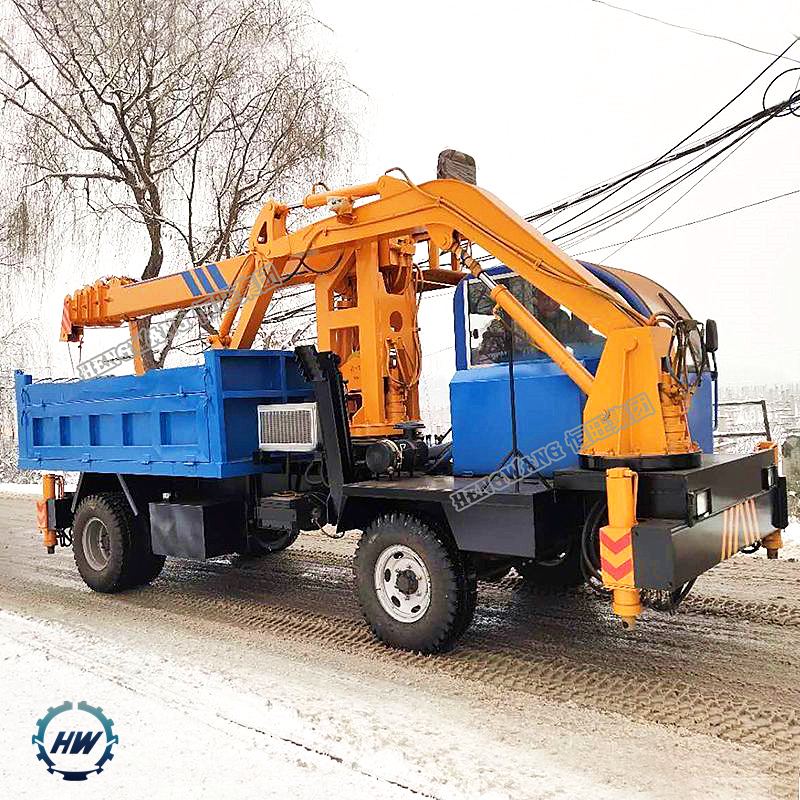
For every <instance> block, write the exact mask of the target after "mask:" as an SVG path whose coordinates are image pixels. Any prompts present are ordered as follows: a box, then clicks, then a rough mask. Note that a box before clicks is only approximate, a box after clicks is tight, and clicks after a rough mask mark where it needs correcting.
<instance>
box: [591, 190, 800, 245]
mask: <svg viewBox="0 0 800 800" xmlns="http://www.w3.org/2000/svg"><path fill="white" fill-rule="evenodd" d="M794 194H800V189H794V190H792V191H791V192H784V193H783V194H776V195H773V196H772V197H766V198H764V199H763V200H757V201H756V202H755V203H747V204H746V205H743V206H737V207H736V208H729V209H728V210H727V211H720V212H719V213H718V214H712V215H711V216H709V217H701V218H700V219H694V220H692V221H691V222H684V223H682V224H681V225H673V226H672V227H671V228H663V229H662V230H660V231H653V232H652V233H647V234H645V235H644V236H639V237H637V238H635V239H628V241H627V242H615V243H614V244H607V245H604V246H603V247H595V248H592V249H591V250H583V251H582V252H580V253H576V254H575V255H576V256H585V255H588V254H589V253H597V252H598V251H600V250H607V249H608V248H609V247H616V246H617V245H620V244H630V242H638V241H640V240H642V239H649V238H651V237H652V236H661V234H663V233H670V232H672V231H677V230H680V229H681V228H688V227H689V226H690V225H699V224H700V223H701V222H709V221H710V220H713V219H719V218H720V217H724V216H726V215H727V214H735V213H736V212H737V211H744V210H745V209H748V208H755V207H756V206H761V205H764V203H771V202H772V201H773V200H780V199H782V198H784V197H790V196H791V195H794Z"/></svg>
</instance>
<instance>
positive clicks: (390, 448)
mask: <svg viewBox="0 0 800 800" xmlns="http://www.w3.org/2000/svg"><path fill="white" fill-rule="evenodd" d="M365 457H366V462H367V469H368V470H369V471H370V472H371V473H372V474H373V475H395V474H397V473H398V472H412V471H413V470H415V469H420V468H421V467H422V466H424V464H425V462H426V461H427V460H428V445H427V444H426V443H425V442H424V441H423V440H422V439H379V440H378V441H377V442H373V443H372V444H371V445H370V446H369V447H368V448H367V452H366V456H365Z"/></svg>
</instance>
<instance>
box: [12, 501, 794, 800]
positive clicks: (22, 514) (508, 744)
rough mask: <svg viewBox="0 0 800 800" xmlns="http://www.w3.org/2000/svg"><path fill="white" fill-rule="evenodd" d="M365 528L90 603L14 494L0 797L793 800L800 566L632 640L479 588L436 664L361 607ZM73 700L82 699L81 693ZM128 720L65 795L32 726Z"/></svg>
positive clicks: (709, 582)
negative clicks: (51, 716)
mask: <svg viewBox="0 0 800 800" xmlns="http://www.w3.org/2000/svg"><path fill="white" fill-rule="evenodd" d="M355 541H356V539H355V536H352V535H348V536H346V537H345V538H343V539H341V540H332V539H330V538H328V537H326V536H324V535H321V534H304V535H303V536H301V537H300V539H299V540H298V542H297V543H296V544H295V545H294V546H293V547H292V548H290V549H289V550H287V551H286V552H284V553H281V554H278V555H275V556H271V557H268V558H264V559H259V560H249V561H242V560H237V559H236V558H231V559H225V558H223V559H215V560H212V561H209V562H205V563H199V564H198V563H192V562H185V561H179V560H168V562H167V565H166V567H165V570H164V572H163V574H162V575H161V577H160V578H158V579H157V580H156V581H155V582H154V584H153V585H152V586H150V587H147V588H144V589H138V590H134V591H130V592H126V593H123V594H120V595H114V596H105V595H99V594H95V593H93V592H91V591H90V590H89V589H88V588H87V587H85V586H84V584H83V583H82V582H81V580H80V578H79V577H78V574H77V572H76V570H75V567H74V563H73V561H72V554H71V552H70V551H62V550H58V551H57V553H56V554H55V555H51V556H48V555H46V554H45V553H44V550H43V548H42V547H41V544H40V542H39V540H38V537H37V534H36V531H35V512H34V505H33V500H32V498H30V497H11V496H6V497H0V686H2V687H3V692H4V700H5V702H4V704H3V705H4V707H5V713H4V716H3V718H2V722H0V730H2V735H3V738H4V740H5V742H4V744H5V746H6V751H5V756H6V757H5V758H4V759H3V760H2V761H0V785H3V786H4V787H6V788H5V789H4V790H3V793H4V795H5V796H8V797H27V796H31V797H33V796H36V797H39V798H41V797H49V796H55V794H56V792H58V794H59V796H60V797H62V796H63V797H71V796H73V794H74V796H76V797H77V796H80V797H82V798H83V797H87V796H90V797H91V796H95V794H94V793H97V794H96V796H97V797H101V796H102V797H108V796H116V797H120V798H127V797H134V796H136V797H141V796H143V794H146V795H147V796H148V797H162V796H163V797H189V796H191V797H200V796H209V797H210V796H214V797H219V796H221V795H223V793H224V795H225V796H227V797H228V798H238V797H254V798H255V797H259V798H263V797H315V798H316V797H322V796H325V797H326V798H332V799H333V800H335V799H336V798H339V797H342V798H345V797H347V798H360V797H370V798H372V797H380V798H393V797H401V798H406V797H408V798H412V797H413V798H419V797H431V798H441V800H445V798H459V800H460V799H461V798H485V799H486V800H503V799H504V798H514V799H515V800H516V798H564V799H565V800H567V799H568V800H575V799H576V798H584V797H586V798H589V797H591V798H593V799H594V798H598V799H599V798H615V800H617V798H619V797H620V796H624V797H625V798H626V800H630V799H632V798H659V799H661V798H664V799H665V800H666V799H669V800H672V799H673V798H675V799H677V798H681V800H692V799H693V798H697V799H698V800H700V799H701V798H702V800H713V799H714V798H734V797H735V798H737V800H739V799H740V798H748V800H751V799H752V800H758V799H760V798H790V797H791V798H796V797H797V790H798V772H799V770H800V666H799V665H798V661H799V659H798V656H799V655H800V563H798V562H797V561H796V560H794V559H791V558H789V559H784V560H781V561H778V562H771V561H767V560H765V559H763V558H756V557H745V556H739V557H736V558H734V559H732V560H731V561H729V562H727V563H726V564H723V565H720V566H719V567H717V568H716V569H714V570H712V571H711V572H710V573H708V574H707V575H705V576H703V577H702V578H701V579H700V580H698V582H697V585H696V587H695V589H694V591H693V592H692V594H691V595H690V597H689V598H688V599H687V601H686V603H685V604H684V606H683V607H682V608H681V610H680V611H679V613H677V614H674V615H669V614H664V613H659V612H655V611H646V612H645V614H644V615H643V617H642V619H641V621H640V624H639V625H638V626H637V628H636V629H635V630H634V631H633V632H630V633H625V632H623V631H622V630H621V629H620V627H619V626H618V624H617V623H616V621H615V619H614V618H613V616H612V615H611V614H610V611H609V609H608V606H607V603H606V602H605V601H603V600H602V599H601V598H598V597H596V596H594V595H593V594H591V593H590V592H588V591H585V590H579V591H573V592H565V593H557V592H535V591H531V590H530V589H529V588H527V587H525V586H523V585H522V583H521V582H520V581H519V580H518V579H517V578H515V577H509V578H506V579H504V580H503V581H501V582H500V583H494V584H481V585H480V589H479V601H478V612H477V615H476V620H475V623H474V625H473V626H472V628H471V629H470V631H468V633H467V635H466V636H465V637H464V639H463V640H462V642H461V644H460V645H459V646H458V647H457V649H456V650H455V651H453V652H452V653H448V654H446V655H442V656H436V657H432V656H419V655H415V654H409V653H401V652H396V651H393V650H390V649H388V648H386V647H384V646H382V645H381V644H379V643H377V642H375V641H374V640H373V638H372V636H371V634H370V632H369V631H368V629H367V628H366V626H365V625H364V623H363V621H362V620H361V619H360V617H359V613H358V609H357V604H356V602H355V598H354V595H353V590H352V576H351V571H350V558H351V555H352V552H353V549H354V547H355ZM73 695H74V697H72V696H73ZM71 698H72V699H75V700H80V699H85V700H87V701H88V702H90V703H93V704H95V705H101V706H102V707H103V708H104V709H106V710H107V711H113V713H114V719H115V726H116V727H115V732H116V733H117V734H118V735H119V737H120V744H119V745H118V748H117V756H116V758H115V759H114V761H113V763H111V765H110V766H108V767H107V769H106V770H105V772H104V774H103V775H100V776H94V778H93V779H92V780H90V781H89V782H87V783H86V784H82V785H68V784H66V783H63V782H61V781H59V780H58V778H57V776H53V775H50V774H48V773H47V771H46V770H45V769H43V768H42V765H41V764H40V763H39V762H37V760H36V758H35V753H36V750H35V748H34V747H33V746H32V745H31V734H32V733H33V728H34V726H35V722H36V720H37V719H38V718H39V717H40V716H41V715H42V714H43V713H44V711H45V710H46V709H47V708H48V707H49V706H53V705H57V704H58V703H60V702H61V701H62V700H64V699H71Z"/></svg>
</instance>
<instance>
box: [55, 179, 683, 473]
mask: <svg viewBox="0 0 800 800" xmlns="http://www.w3.org/2000/svg"><path fill="white" fill-rule="evenodd" d="M373 198H374V199H373ZM358 201H363V202H361V204H357V203H358ZM303 205H304V206H305V207H306V208H320V207H326V208H328V209H329V210H330V211H331V212H332V214H331V215H330V216H327V217H325V218H323V219H321V220H319V221H317V222H314V223H312V224H310V225H307V226H305V227H303V228H301V229H299V230H297V231H294V232H289V231H288V230H287V227H286V218H287V215H288V211H289V209H288V208H287V206H285V205H282V204H279V203H276V202H274V201H271V202H270V203H268V204H267V205H266V206H264V208H263V209H262V210H261V212H260V213H259V216H258V218H257V220H256V223H255V225H254V226H253V229H252V232H251V235H250V240H249V244H248V252H247V253H246V254H245V255H242V256H237V257H236V258H232V259H229V260H226V261H221V262H217V263H215V264H206V265H203V266H200V267H196V268H194V269H191V270H186V271H184V272H181V273H178V274H176V275H168V276H164V277H161V278H156V279H153V280H150V281H143V282H138V283H137V282H128V281H126V280H120V279H111V280H107V281H105V282H98V283H96V284H94V285H93V286H90V287H85V288H84V289H80V290H78V291H77V292H76V293H75V294H73V295H72V296H68V297H67V298H66V299H65V305H64V317H63V325H62V338H64V339H70V340H74V339H75V338H77V337H78V336H80V334H81V332H82V328H83V327H84V326H96V325H100V326H103V325H119V324H121V323H123V322H125V321H133V322H134V323H135V321H136V320H137V319H139V318H141V317H143V316H146V315H148V314H155V313H160V312H164V311H167V310H176V309H182V308H187V307H191V306H192V305H193V304H202V303H205V302H208V301H210V300H213V299H218V300H224V301H226V311H225V314H224V317H223V320H222V323H221V325H220V329H219V332H218V334H217V335H215V336H213V337H211V344H212V345H213V346H214V347H232V348H247V347H250V346H251V345H252V343H253V341H254V338H255V336H256V333H257V331H258V327H259V325H260V324H261V321H262V320H263V317H264V314H265V312H266V310H267V308H268V306H269V303H270V301H271V299H272V295H273V293H274V291H275V289H276V288H278V287H281V288H282V287H286V286H291V285H296V284H298V283H313V284H314V288H315V293H316V307H317V321H318V337H319V344H320V347H321V348H322V349H326V350H327V349H330V350H333V351H334V352H337V354H338V355H339V356H340V359H341V361H342V372H343V374H344V377H345V379H346V380H347V381H348V390H349V392H350V393H351V394H352V398H351V399H352V401H353V404H352V407H351V409H350V411H351V414H352V427H353V433H354V434H355V435H387V434H389V433H391V432H392V431H394V430H395V429H396V426H397V425H398V424H402V423H403V422H407V421H409V420H413V419H415V418H416V417H417V416H418V411H419V409H418V399H417V388H416V384H417V382H418V378H419V369H420V366H421V352H420V348H419V338H418V328H417V319H416V305H417V300H416V296H415V294H416V288H417V286H418V285H419V284H420V283H421V282H422V283H424V282H426V281H428V282H436V281H438V282H443V283H455V282H457V281H458V280H460V279H461V278H462V277H464V276H465V275H466V274H467V273H471V274H472V275H474V276H476V277H478V278H479V279H480V280H481V281H483V282H484V284H485V285H486V286H487V288H488V289H489V292H490V295H491V297H492V299H493V300H494V302H495V303H496V304H497V306H498V307H499V308H501V309H503V310H504V311H506V312H507V313H508V314H509V315H510V316H511V317H512V318H513V319H514V320H515V321H516V322H517V323H519V325H520V326H521V327H522V328H523V329H524V330H525V331H526V332H527V333H528V335H529V336H530V337H531V339H532V340H533V341H534V343H535V344H536V345H537V346H538V347H539V348H541V349H542V350H543V351H544V352H545V353H547V354H548V355H549V356H550V357H551V358H552V359H553V360H554V361H555V362H556V363H557V364H559V366H561V367H562V369H564V371H565V372H566V373H567V374H568V375H569V376H570V377H571V378H572V379H573V380H574V381H575V383H576V384H577V385H578V386H579V387H580V388H581V390H582V391H583V392H584V393H585V394H586V395H587V402H586V406H585V411H584V433H585V434H586V433H587V431H588V427H587V426H588V425H589V424H590V423H591V424H592V425H593V427H592V430H593V431H595V430H596V429H598V426H597V425H596V424H595V423H596V422H597V420H601V421H602V420H603V419H606V420H611V421H613V419H614V417H615V416H618V415H620V414H624V412H625V409H626V408H628V407H629V405H630V403H631V401H633V400H638V401H639V402H642V401H644V402H645V403H646V405H647V406H648V407H649V408H651V409H652V412H653V413H652V414H650V415H648V416H647V418H646V419H642V420H641V421H639V422H637V424H636V425H619V424H617V425H612V424H609V425H607V426H606V430H608V431H609V433H607V434H606V435H605V436H603V437H601V439H600V440H597V437H596V435H593V436H592V437H587V436H586V435H584V447H583V450H582V457H583V458H586V459H589V460H591V462H592V465H593V466H612V465H614V464H616V463H627V462H629V461H630V460H631V459H636V460H637V463H642V462H643V460H647V459H655V460H658V463H663V461H664V459H665V458H667V459H668V460H669V462H670V463H674V464H675V465H682V464H685V465H687V466H688V465H690V464H691V463H694V462H695V461H696V458H697V456H698V452H699V451H698V448H697V446H696V445H694V444H693V443H692V441H691V438H690V436H689V430H688V423H687V419H686V413H687V408H688V402H689V397H688V392H687V391H686V390H685V388H684V387H682V386H681V385H680V384H679V383H678V382H677V381H676V380H675V379H674V378H673V377H672V376H671V375H670V374H669V373H668V371H667V370H666V369H665V364H666V359H667V358H668V355H669V353H668V351H669V343H670V337H671V331H670V329H669V328H666V327H663V326H658V325H655V324H652V323H651V321H649V320H647V319H645V318H644V317H643V316H642V315H641V314H639V313H638V312H636V311H635V310H634V309H632V308H631V307H630V306H629V305H628V304H627V303H626V302H625V301H624V300H622V299H621V298H620V297H619V296H617V295H616V294H615V293H613V292H612V291H610V290H609V289H608V288H607V287H606V286H605V285H603V284H602V283H601V282H600V281H599V280H598V279H597V278H596V277H595V276H594V275H593V274H592V273H591V272H589V271H588V270H587V269H586V268H585V267H583V266H582V265H581V264H579V263H578V262H577V261H575V260H574V259H572V258H570V257H569V256H568V255H567V254H566V253H564V252H563V251H562V250H560V249H559V248H558V247H557V246H556V245H554V244H553V243H552V242H550V241H549V240H548V239H546V238H545V237H544V236H542V234H540V233H539V232H538V231H536V230H535V229H534V228H533V227H532V226H531V225H529V224H528V223H527V222H526V221H525V220H523V219H522V218H521V217H520V216H519V215H517V214H516V213H515V212H514V211H512V210H511V209H510V208H508V207H507V206H506V205H504V204H503V203H502V202H501V201H500V200H498V199H497V198H496V197H494V196H493V195H492V194H491V193H489V192H487V191H485V190H483V189H480V188H478V187H476V186H472V185H469V184H467V183H463V182H460V181H455V180H435V181H430V182H427V183H423V184H420V185H415V184H413V183H412V182H411V181H410V180H407V179H406V180H401V179H398V178H394V177H391V176H389V175H384V176H382V177H381V178H379V179H378V181H376V182H375V183H371V184H364V185H360V186H352V187H346V188H343V189H338V190H335V191H329V192H324V193H318V194H311V195H308V196H307V197H306V198H305V200H304V202H303ZM422 242H428V247H429V253H430V254H431V258H430V263H431V264H432V265H433V264H438V256H439V251H445V252H450V253H452V254H453V255H454V256H455V260H454V265H455V266H456V267H457V269H453V270H442V269H438V268H433V269H429V270H423V271H422V274H421V275H417V276H415V275H414V271H415V270H416V269H417V268H416V267H415V265H414V263H413V255H414V251H415V248H416V246H417V245H418V244H420V243H422ZM467 242H472V243H474V244H476V245H478V246H480V247H481V248H483V249H485V250H486V251H488V252H489V253H491V254H492V255H494V256H496V257H497V258H498V259H499V260H500V261H502V262H503V263H505V264H506V265H508V266H509V267H511V268H512V269H513V270H515V272H517V274H519V275H520V276H521V277H522V278H524V279H525V280H526V281H528V282H529V283H530V284H532V285H533V286H535V287H536V288H538V289H540V290H542V291H543V292H545V293H546V294H547V295H549V296H550V297H552V298H553V299H554V300H555V301H557V302H558V303H559V304H560V305H562V306H564V307H565V308H568V309H570V310H571V311H572V312H573V313H574V314H575V315H576V316H577V317H579V318H580V319H582V320H584V321H585V322H586V323H587V324H589V325H590V326H592V327H593V328H594V329H596V330H597V331H599V332H600V333H601V334H603V335H604V336H605V337H606V345H605V348H604V352H603V356H602V359H601V362H600V366H599V368H598V371H597V373H596V375H595V376H592V375H591V374H590V373H589V372H588V371H587V370H586V369H585V367H584V366H583V365H582V364H581V363H580V362H579V361H578V360H576V359H575V358H574V356H573V355H572V353H571V352H570V351H569V350H567V349H566V348H565V347H564V346H563V345H562V344H561V343H560V342H558V341H557V340H556V339H555V338H554V337H553V336H552V335H551V334H550V333H549V332H548V331H547V330H546V329H545V328H544V327H543V326H542V325H541V323H539V321H538V320H537V319H536V318H535V317H534V316H533V315H532V314H531V313H530V312H529V311H528V310H527V309H525V308H524V307H523V306H522V305H521V304H520V303H519V302H518V301H517V300H516V299H515V298H514V297H513V296H512V294H511V293H510V292H509V291H508V289H506V288H505V287H504V286H502V285H499V284H496V283H495V282H494V281H493V280H492V279H491V277H490V276H488V275H487V274H486V273H485V272H484V271H483V270H482V268H481V266H480V264H479V262H477V261H476V260H475V259H473V258H472V257H471V255H470V254H469V251H468V247H467V246H466V243H467ZM426 273H427V274H426ZM445 276H446V277H445ZM600 427H602V426H600Z"/></svg>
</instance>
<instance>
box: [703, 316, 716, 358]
mask: <svg viewBox="0 0 800 800" xmlns="http://www.w3.org/2000/svg"><path fill="white" fill-rule="evenodd" d="M705 337H706V350H707V351H708V352H709V353H716V352H717V348H718V347H719V336H718V334H717V323H716V320H713V319H707V320H706V328H705Z"/></svg>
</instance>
